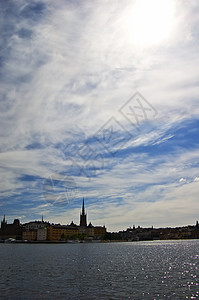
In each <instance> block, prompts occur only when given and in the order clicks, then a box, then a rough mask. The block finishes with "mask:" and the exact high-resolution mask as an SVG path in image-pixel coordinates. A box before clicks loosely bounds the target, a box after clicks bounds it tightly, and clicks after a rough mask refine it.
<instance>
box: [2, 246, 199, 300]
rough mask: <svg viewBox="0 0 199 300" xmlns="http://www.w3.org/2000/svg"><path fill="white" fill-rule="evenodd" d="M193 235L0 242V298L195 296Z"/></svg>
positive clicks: (198, 253)
mask: <svg viewBox="0 0 199 300" xmlns="http://www.w3.org/2000/svg"><path fill="white" fill-rule="evenodd" d="M198 275H199V240H184V241H151V242H126V243H96V244H95V243H80V244H6V243H4V244H0V299H6V300H7V299H23V300H24V299H28V300H29V299H75V300H78V299H85V300H88V299H179V300H182V299H199V280H198Z"/></svg>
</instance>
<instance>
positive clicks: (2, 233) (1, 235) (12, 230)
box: [0, 216, 22, 240]
mask: <svg viewBox="0 0 199 300" xmlns="http://www.w3.org/2000/svg"><path fill="white" fill-rule="evenodd" d="M21 237H22V225H21V224H20V221H19V220H18V219H15V220H14V222H13V224H7V221H6V218H5V216H4V218H3V221H1V229H0V239H8V238H13V239H19V240H20V239H21Z"/></svg>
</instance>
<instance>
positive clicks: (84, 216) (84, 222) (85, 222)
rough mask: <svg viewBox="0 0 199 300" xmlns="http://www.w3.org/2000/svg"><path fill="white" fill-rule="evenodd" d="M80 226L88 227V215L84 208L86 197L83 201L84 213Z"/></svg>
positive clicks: (81, 215)
mask: <svg viewBox="0 0 199 300" xmlns="http://www.w3.org/2000/svg"><path fill="white" fill-rule="evenodd" d="M80 226H82V227H87V215H86V213H85V208H84V198H83V203H82V213H81V214H80Z"/></svg>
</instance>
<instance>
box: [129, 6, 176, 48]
mask: <svg viewBox="0 0 199 300" xmlns="http://www.w3.org/2000/svg"><path fill="white" fill-rule="evenodd" d="M127 14H128V16H127V18H126V25H127V28H128V32H129V34H130V36H131V39H132V42H133V43H134V44H137V45H141V46H152V45H154V44H159V43H161V42H162V41H163V40H165V39H167V38H168V37H169V36H170V35H171V32H172V29H173V27H174V4H173V1H172V0H137V1H136V2H135V5H134V6H133V7H132V10H129V11H128V13H127Z"/></svg>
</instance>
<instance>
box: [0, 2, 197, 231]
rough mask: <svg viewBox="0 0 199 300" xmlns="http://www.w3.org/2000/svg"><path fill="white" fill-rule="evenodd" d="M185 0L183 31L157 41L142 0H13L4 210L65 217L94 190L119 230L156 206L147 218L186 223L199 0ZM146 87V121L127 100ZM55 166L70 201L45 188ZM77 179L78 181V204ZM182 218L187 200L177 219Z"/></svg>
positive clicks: (5, 69)
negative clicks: (151, 38) (174, 214)
mask: <svg viewBox="0 0 199 300" xmlns="http://www.w3.org/2000/svg"><path fill="white" fill-rule="evenodd" d="M174 2H175V3H174V6H175V7H174V18H175V24H174V28H173V31H172V34H171V35H170V37H169V38H168V39H166V40H165V41H164V42H162V44H159V45H155V46H153V47H152V46H151V47H150V46H149V45H145V46H144V47H140V46H139V45H136V44H135V43H133V42H132V37H131V36H130V32H129V28H127V24H128V22H127V21H128V20H127V16H128V15H129V13H130V12H131V11H132V9H134V2H132V3H130V2H129V3H125V4H124V3H119V2H118V3H116V2H114V1H97V2H96V3H95V5H94V4H92V3H89V2H84V3H79V4H78V5H77V4H76V3H73V2H70V1H69V2H65V1H58V2H56V3H55V2H54V3H46V2H45V1H36V2H35V3H27V2H25V1H23V0H20V1H18V2H17V3H16V2H14V1H9V3H7V2H4V3H2V4H1V7H2V10H1V16H2V20H3V27H2V28H3V30H2V32H3V34H2V37H1V41H2V44H1V45H2V46H1V65H2V67H1V74H2V84H1V88H0V89H1V95H2V99H1V101H0V105H1V110H0V111H1V113H0V120H1V121H0V123H1V124H0V125H1V128H3V130H1V147H0V150H1V154H0V159H1V166H2V174H3V176H2V181H1V191H2V196H1V202H0V205H1V211H2V214H3V211H5V212H6V211H8V210H9V215H10V216H12V215H15V216H16V217H17V215H18V214H20V215H22V213H21V211H22V212H23V216H26V218H25V217H24V219H26V220H27V218H28V217H29V216H31V214H30V212H31V209H32V213H33V215H34V216H35V218H36V216H37V215H40V214H41V213H43V214H44V213H45V214H46V217H49V218H51V220H52V221H53V216H55V218H56V220H59V222H61V221H62V220H63V222H64V220H66V219H69V218H71V219H73V218H75V217H76V213H77V215H78V214H79V211H78V209H79V208H78V207H80V206H81V198H82V196H83V195H84V197H85V198H87V206H88V209H89V211H90V213H91V216H92V218H93V219H94V221H95V220H96V222H97V223H99V224H100V222H101V221H100V220H102V221H103V222H104V223H106V224H107V225H110V227H111V228H113V229H114V228H115V227H114V222H115V223H117V224H118V227H119V224H120V225H121V226H128V224H129V223H131V221H132V220H133V218H135V220H136V222H138V221H139V218H141V219H142V220H143V218H144V215H145V216H147V218H146V217H145V220H146V223H147V222H148V223H150V224H151V223H153V222H152V220H153V219H155V218H157V224H159V225H161V220H165V219H166V220H168V222H169V220H170V221H171V223H172V222H173V224H174V223H175V222H174V219H169V218H167V213H168V212H169V209H172V207H174V208H175V207H176V206H177V203H179V202H178V201H179V198H178V197H179V192H177V191H179V190H180V189H183V188H185V187H184V186H187V188H188V186H189V187H192V188H193V190H194V191H196V190H197V188H198V187H197V181H198V180H197V178H198V167H199V160H198V159H199V158H198V146H199V145H198V142H197V137H198V117H199V108H198V92H199V90H198V77H199V71H198V68H197V65H198V63H199V61H198V41H197V39H196V33H197V22H198V16H197V14H196V13H195V11H196V8H197V7H198V3H197V1H192V2H190V3H189V4H187V3H179V2H178V1H174ZM125 20H126V21H125ZM187 20H188V21H187ZM138 91H139V92H140V93H141V94H142V95H143V96H144V98H145V99H146V100H147V101H148V103H149V104H150V105H151V106H152V107H154V109H155V110H156V111H157V114H156V115H155V116H154V115H153V114H151V113H152V111H151V112H149V111H147V116H145V115H144V112H143V110H141V107H140V106H139V105H138V102H136V101H137V100H135V102H133V104H132V107H133V109H134V111H135V112H136V118H137V119H138V120H139V122H138V123H139V124H138V123H137V125H139V126H135V124H134V123H135V117H134V119H133V117H132V114H131V116H130V115H128V117H129V118H130V119H129V118H125V116H124V114H122V113H121V108H122V107H123V106H124V104H125V103H127V101H128V100H129V99H130V98H131V97H132V96H133V95H134V94H135V93H136V92H138ZM142 104H144V105H145V106H146V102H145V103H144V102H142ZM127 108H128V106H127ZM147 108H149V106H148V107H147ZM129 112H130V111H128V112H127V113H129ZM131 113H132V111H131ZM145 113H146V111H145ZM109 120H111V122H112V123H111V122H109ZM133 122H134V123H133ZM116 125H117V126H116ZM97 133H100V139H96V134H97ZM113 137H115V139H113ZM124 142H125V143H124ZM116 150H117V151H116ZM50 176H54V177H55V179H56V182H57V181H59V182H60V185H59V184H58V185H56V188H55V191H57V193H59V192H60V193H61V195H60V197H59V201H58V200H57V199H58V198H57V194H56V193H54V194H53V193H51V194H48V197H47V196H46V199H45V197H44V196H43V186H44V182H46V180H48V178H49V177H50ZM65 177H70V178H72V179H73V181H74V182H75V184H76V186H77V190H78V194H77V196H76V198H75V200H74V201H71V202H70V203H67V204H66V198H67V197H66V196H65V194H64V193H65V192H64V189H63V186H61V182H62V183H63V182H64V180H63V178H65ZM184 178H186V185H183V184H182V183H184V182H185V181H184V180H185V179H184ZM194 178H195V179H194ZM179 181H180V182H179ZM193 181H194V182H193ZM167 191H169V192H170V193H171V195H172V193H173V195H174V200H173V202H169V200H168V198H167V197H166V196H165V195H166V193H167ZM171 195H170V196H168V197H171ZM181 196H183V195H181ZM192 197H193V198H192V199H191V198H190V202H191V203H195V201H196V200H195V194H192ZM46 200H48V201H47V202H46ZM55 202H57V206H56V203H55ZM58 202H59V205H60V206H59V205H58ZM52 203H53V205H52ZM171 203H173V204H171ZM62 204H63V206H62ZM17 205H18V208H17ZM43 205H47V206H43ZM64 205H66V212H64V213H63V207H65V206H64ZM172 205H173V206H172ZM27 207H29V210H27ZM161 207H162V208H164V210H163V209H162V210H161ZM54 208H55V209H54ZM55 210H56V211H55ZM160 210H161V213H160ZM163 211H165V213H164V212H163ZM153 212H154V213H153ZM149 215H151V217H149ZM159 215H161V216H162V218H159V217H158V216H159ZM67 216H68V217H67ZM73 216H75V217H73ZM100 218H101V219H100ZM125 218H126V219H125ZM180 218H182V219H183V218H184V213H183V212H182V211H181V210H180V211H179V218H176V224H177V223H178V222H179V223H180V220H181V219H180ZM189 218H190V219H188V217H187V219H186V220H187V222H191V221H189V220H192V219H193V218H195V215H194V212H192V213H191V210H190V216H189ZM118 219H120V222H118ZM162 223H164V222H163V221H162ZM143 224H144V223H143Z"/></svg>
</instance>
